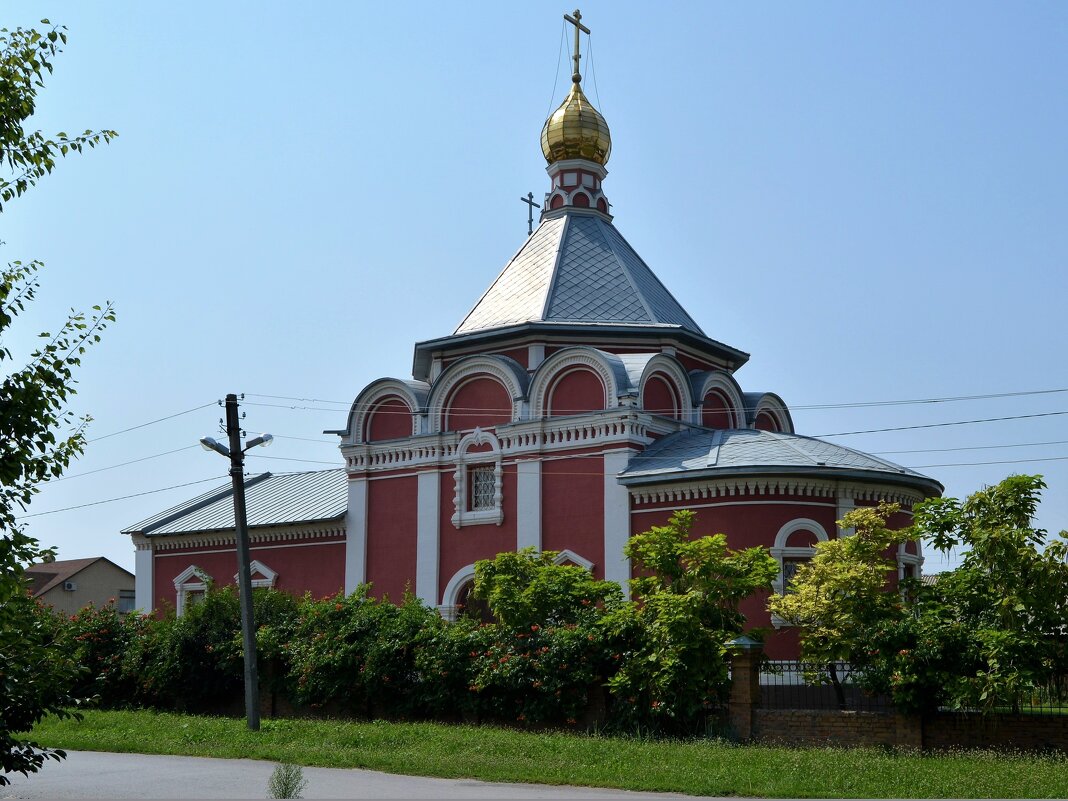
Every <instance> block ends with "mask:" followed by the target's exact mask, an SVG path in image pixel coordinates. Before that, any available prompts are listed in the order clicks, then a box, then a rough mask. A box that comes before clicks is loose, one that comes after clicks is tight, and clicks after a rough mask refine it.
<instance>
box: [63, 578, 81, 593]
mask: <svg viewBox="0 0 1068 801" xmlns="http://www.w3.org/2000/svg"><path fill="white" fill-rule="evenodd" d="M63 589H64V590H66V591H67V592H74V591H75V590H76V589H78V584H77V583H76V582H73V581H64V582H63Z"/></svg>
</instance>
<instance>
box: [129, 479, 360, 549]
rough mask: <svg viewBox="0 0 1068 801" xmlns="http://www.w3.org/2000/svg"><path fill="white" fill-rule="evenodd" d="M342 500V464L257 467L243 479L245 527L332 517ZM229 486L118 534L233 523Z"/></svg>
mask: <svg viewBox="0 0 1068 801" xmlns="http://www.w3.org/2000/svg"><path fill="white" fill-rule="evenodd" d="M347 505H348V496H347V489H346V478H345V471H344V470H340V469H339V470H318V471H315V472H311V473H280V474H278V475H275V474H272V473H261V474H260V475H257V476H250V477H248V478H246V479H245V511H246V516H247V518H248V525H249V527H254V526H283V525H293V524H295V523H314V522H319V521H326V520H338V519H340V518H342V517H344V516H345V510H346V508H347ZM234 527H235V526H234V493H233V487H232V486H231V485H230V484H227V485H226V486H225V487H220V488H218V489H214V490H211V491H210V492H206V493H204V494H203V495H199V496H197V497H196V498H193V499H192V500H190V501H186V502H185V503H183V504H179V505H178V506H175V507H173V508H171V509H168V510H167V511H165V512H160V513H159V514H158V515H154V516H153V517H150V518H148V519H147V520H142V521H141V522H140V523H135V524H134V525H132V526H129V527H128V528H125V529H123V532H122V533H123V534H143V535H145V536H148V537H155V536H158V535H166V534H188V533H192V532H195V531H226V530H232V529H233V528H234Z"/></svg>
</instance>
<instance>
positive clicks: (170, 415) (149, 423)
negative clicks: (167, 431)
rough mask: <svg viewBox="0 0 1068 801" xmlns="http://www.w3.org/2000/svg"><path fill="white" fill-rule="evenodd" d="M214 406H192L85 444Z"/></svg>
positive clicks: (95, 438) (212, 404) (214, 402)
mask: <svg viewBox="0 0 1068 801" xmlns="http://www.w3.org/2000/svg"><path fill="white" fill-rule="evenodd" d="M216 404H217V401H212V402H211V403H205V404H204V405H203V406H194V407H193V408H192V409H186V410H185V411H184V412H175V413H174V414H169V415H167V416H166V417H160V418H158V419H156V420H149V421H148V422H147V423H141V424H140V425H136V426H130V427H129V428H124V429H122V430H121V431H112V432H111V433H110V434H105V435H104V436H102V437H94V438H93V439H90V440H86V442H100V441H101V440H105V439H110V438H111V437H117V436H118V435H119V434H125V433H127V432H128V431H136V430H137V429H139V428H145V427H147V426H152V425H155V424H156V423H162V422H163V421H164V420H173V419H174V418H175V417H181V416H182V415H183V414H190V413H191V412H198V411H200V410H201V409H207V408H208V407H209V406H215V405H216Z"/></svg>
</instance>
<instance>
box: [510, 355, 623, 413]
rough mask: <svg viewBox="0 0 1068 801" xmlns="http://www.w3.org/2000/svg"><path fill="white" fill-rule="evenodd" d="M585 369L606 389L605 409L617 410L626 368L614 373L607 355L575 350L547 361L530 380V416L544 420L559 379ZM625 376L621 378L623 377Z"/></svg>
mask: <svg viewBox="0 0 1068 801" xmlns="http://www.w3.org/2000/svg"><path fill="white" fill-rule="evenodd" d="M577 367H582V368H586V369H588V370H591V371H592V372H593V373H594V374H595V375H596V376H597V377H598V378H600V379H601V385H602V386H603V387H604V398H605V408H607V409H613V408H615V407H616V406H618V405H619V400H618V398H619V393H620V389H621V387H622V386H623V385H621V383H620V378H621V377H623V378H625V376H626V371H625V370H624V369H623V367H622V365H621V364H620V365H617V366H616V367H617V368H618V369H613V365H612V364H610V363H609V361H608V358H606V354H604V353H602V352H601V351H599V350H597V349H596V348H587V347H574V348H564V349H563V350H559V351H557V352H556V353H554V354H552V355H551V356H550V357H549V358H547V359H546V360H545V361H543V362H542V363H541V364H540V365H539V366H538V369H537V370H536V371H535V372H534V377H533V378H532V379H531V380H530V390H529V393H528V394H529V396H530V416H531V417H534V418H540V417H545V416H546V408H545V407H546V401H547V399H548V393H549V392H550V390H551V389H552V388H553V386H554V385H555V383H556V379H557V378H559V377H560V376H562V375H563V374H564V373H567V372H570V371H571V370H572V369H574V368H577ZM620 374H621V375H620Z"/></svg>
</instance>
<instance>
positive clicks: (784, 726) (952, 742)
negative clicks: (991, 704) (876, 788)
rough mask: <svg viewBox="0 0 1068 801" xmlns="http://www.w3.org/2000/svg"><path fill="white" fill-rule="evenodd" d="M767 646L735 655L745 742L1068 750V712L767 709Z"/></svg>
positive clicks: (736, 720) (738, 730)
mask: <svg viewBox="0 0 1068 801" xmlns="http://www.w3.org/2000/svg"><path fill="white" fill-rule="evenodd" d="M760 661H761V650H760V648H759V646H758V645H757V644H756V643H750V642H746V643H743V644H741V645H739V646H738V647H737V648H736V650H735V651H734V653H733V654H732V658H731V694H730V703H729V705H728V715H729V721H730V725H731V728H732V729H733V730H734V732H735V734H737V736H738V738H739V739H740V740H742V741H745V742H766V743H783V744H788V745H842V746H889V747H900V748H912V749H932V750H934V749H949V748H999V749H1001V748H1011V749H1020V750H1025V751H1050V750H1055V751H1063V752H1068V715H1045V716H1043V715H1011V714H990V715H979V714H967V713H966V714H954V713H946V712H940V713H937V714H932V715H925V716H922V717H921V716H919V715H905V714H902V713H900V712H894V711H887V712H853V711H843V710H837V709H835V710H829V709H763V708H761V690H760Z"/></svg>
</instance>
